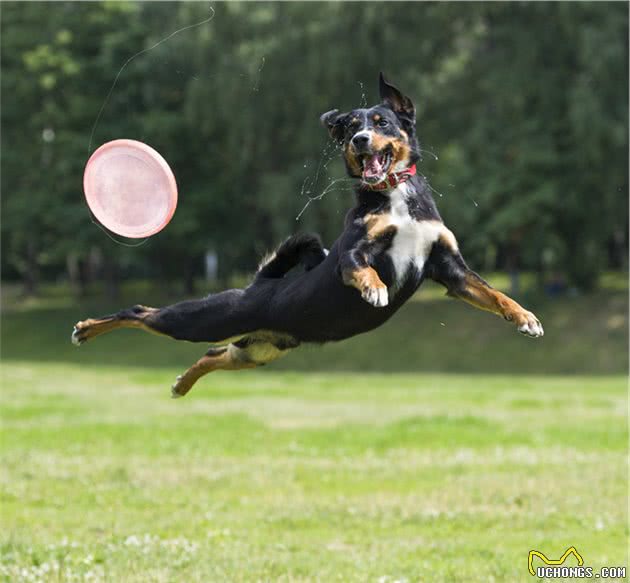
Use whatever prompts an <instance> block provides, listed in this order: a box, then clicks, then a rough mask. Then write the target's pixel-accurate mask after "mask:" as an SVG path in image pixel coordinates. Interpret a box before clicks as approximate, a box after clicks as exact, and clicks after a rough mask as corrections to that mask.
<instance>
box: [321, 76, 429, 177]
mask: <svg viewBox="0 0 630 583" xmlns="http://www.w3.org/2000/svg"><path fill="white" fill-rule="evenodd" d="M379 89H380V94H381V99H382V100H383V103H381V104H379V105H375V106H374V107H370V108H367V109H353V110H352V111H350V112H349V113H339V110H337V109H333V110H332V111H329V112H327V113H325V114H324V115H322V117H321V121H322V124H323V125H324V126H325V127H326V128H328V131H329V132H330V135H331V136H332V137H333V139H335V140H336V141H337V142H339V143H340V144H341V145H342V147H343V156H344V160H345V162H346V168H347V170H348V174H349V175H350V176H352V177H353V178H360V179H361V180H362V181H363V182H365V183H367V184H376V183H378V182H381V181H383V180H385V179H386V178H387V176H388V175H389V174H391V173H393V172H401V171H402V170H405V169H406V168H409V166H411V165H413V164H415V163H416V162H417V161H418V160H419V159H420V148H419V146H418V140H417V138H416V110H415V107H414V105H413V103H412V102H411V99H409V97H406V96H405V95H403V94H402V93H401V92H400V91H399V90H398V89H396V87H394V86H393V85H390V84H389V83H388V82H387V81H385V78H384V77H383V73H381V74H380V76H379Z"/></svg>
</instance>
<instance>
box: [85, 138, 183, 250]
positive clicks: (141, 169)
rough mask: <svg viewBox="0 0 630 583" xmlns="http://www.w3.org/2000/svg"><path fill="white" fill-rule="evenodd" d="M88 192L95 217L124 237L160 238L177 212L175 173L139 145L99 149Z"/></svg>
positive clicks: (117, 143) (88, 173)
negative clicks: (159, 235)
mask: <svg viewBox="0 0 630 583" xmlns="http://www.w3.org/2000/svg"><path fill="white" fill-rule="evenodd" d="M83 191H84V193H85V199H86V201H87V204H88V206H89V207H90V210H91V211H92V213H93V215H94V217H95V218H96V219H97V220H98V221H99V222H100V223H101V224H102V225H103V226H104V227H106V228H107V229H109V230H110V231H112V232H114V233H116V234H118V235H121V236H123V237H130V238H141V237H149V236H150V235H155V233H158V232H159V231H161V230H162V229H163V228H164V227H166V225H168V223H169V221H170V220H171V218H172V217H173V214H174V213H175V208H176V207H177V183H176V182H175V176H174V175H173V171H172V170H171V169H170V167H169V165H168V163H167V162H166V160H164V158H162V156H160V154H159V153H158V152H156V151H155V150H154V149H153V148H151V146H148V145H147V144H144V143H143V142H138V141H136V140H113V141H111V142H107V143H106V144H103V145H102V146H101V147H100V148H98V149H97V150H96V151H95V152H94V153H93V154H92V155H91V156H90V159H89V160H88V162H87V164H86V166H85V172H84V173H83Z"/></svg>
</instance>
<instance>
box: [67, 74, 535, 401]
mask: <svg viewBox="0 0 630 583" xmlns="http://www.w3.org/2000/svg"><path fill="white" fill-rule="evenodd" d="M379 85H380V95H381V99H382V103H380V104H378V105H375V106H374V107H370V108H360V109H354V110H352V111H350V112H349V113H339V112H338V110H333V111H329V112H328V113H325V114H324V115H322V117H321V121H322V123H323V125H324V126H325V127H326V128H327V129H328V131H329V132H330V135H331V137H332V138H333V139H334V140H335V141H337V142H338V143H339V145H340V146H341V147H342V150H343V157H344V160H345V164H346V168H347V172H348V174H349V176H350V177H352V178H356V179H357V187H356V205H355V206H354V208H352V209H351V210H350V211H349V212H348V214H347V216H346V220H345V226H344V230H343V232H342V233H341V235H340V237H339V238H338V239H337V241H335V243H334V244H333V246H332V248H331V249H330V253H328V252H326V250H325V249H324V248H323V246H322V244H321V242H320V240H319V238H318V237H317V236H315V235H297V236H293V237H291V238H289V239H288V240H287V241H285V242H284V243H283V244H282V245H281V246H280V247H279V248H278V250H277V251H276V252H275V254H274V255H273V256H271V257H270V258H269V259H268V260H267V261H265V262H264V263H263V264H262V265H261V266H260V267H259V269H258V272H257V273H256V275H255V277H254V279H253V281H252V283H251V284H250V285H249V286H248V287H247V288H245V289H231V290H227V291H224V292H221V293H217V294H211V295H209V296H208V297H206V298H203V299H200V300H191V301H184V302H180V303H177V304H174V305H171V306H166V307H164V308H149V307H145V306H141V305H136V306H134V307H132V308H129V309H126V310H121V311H120V312H118V313H116V314H112V315H110V316H104V317H102V318H90V319H88V320H83V321H81V322H78V323H77V324H76V326H75V327H74V330H73V332H72V341H73V342H74V343H75V344H77V345H80V344H83V343H84V342H86V341H87V340H90V339H92V338H94V337H96V336H99V335H100V334H104V333H105V332H111V331H112V330H116V329H117V328H139V329H141V330H145V331H148V332H154V333H157V334H164V335H167V336H170V337H172V338H175V339H176V340H188V341H190V342H205V343H210V344H211V345H212V347H211V348H210V350H208V352H207V353H206V354H205V355H204V356H203V357H202V358H201V359H200V360H198V361H197V362H196V363H195V364H194V365H193V366H192V367H190V368H189V369H188V370H187V371H186V372H185V373H184V374H182V375H181V376H179V377H177V380H176V382H175V384H174V385H173V387H172V396H173V397H183V396H184V395H185V394H186V393H188V391H190V389H191V388H192V386H193V385H194V384H195V382H196V381H197V380H199V378H201V377H202V376H203V375H205V374H207V373H209V372H212V371H215V370H239V369H245V368H253V367H256V366H260V365H263V364H266V363H268V362H271V361H272V360H275V359H277V358H279V357H281V356H283V355H284V354H286V353H287V352H288V351H289V350H292V349H294V348H297V347H298V346H299V345H300V344H301V343H302V342H315V343H323V342H329V341H335V340H344V339H345V338H350V337H351V336H355V335H357V334H362V333H363V332H368V331H369V330H373V329H374V328H377V327H378V326H380V325H381V324H383V323H384V322H386V321H387V320H388V319H389V318H391V317H392V316H393V314H394V313H395V312H396V311H397V310H398V309H399V308H400V307H401V306H402V305H403V304H404V303H405V302H406V301H407V300H408V299H409V298H410V297H411V296H412V295H413V294H414V293H415V291H416V290H417V289H418V287H419V286H420V284H421V283H422V281H423V280H424V279H425V278H426V277H429V278H431V279H433V280H435V281H437V282H439V283H441V284H442V285H444V286H445V287H446V289H447V294H448V295H450V296H453V297H455V298H459V299H461V300H464V301H466V302H469V303H470V304H472V305H473V306H475V307H477V308H481V309H483V310H488V311H490V312H493V313H494V314H497V315H499V316H502V317H503V318H504V319H505V320H507V321H509V322H512V323H513V324H515V325H516V329H517V330H518V331H519V332H522V333H523V334H526V335H528V336H531V337H539V336H542V335H543V328H542V326H541V324H540V322H539V320H538V318H536V316H535V315H534V314H532V313H531V312H529V311H527V310H525V309H524V308H523V307H521V306H520V305H519V304H518V303H516V302H515V301H514V300H512V299H510V298H509V297H507V296H506V295H505V294H502V293H501V292H499V291H497V290H495V289H493V288H492V287H491V286H490V285H489V284H488V283H486V282H485V281H484V280H483V279H482V278H481V277H479V275H477V274H476V273H475V272H473V271H471V270H470V269H469V268H468V266H467V265H466V262H465V261H464V259H463V257H462V255H461V253H460V251H459V247H458V244H457V240H456V239H455V236H454V235H453V233H452V232H451V231H450V230H449V229H448V228H447V227H446V226H445V225H444V223H443V221H442V219H441V217H440V214H439V213H438V210H437V208H436V206H435V202H434V200H433V197H432V196H431V192H430V189H429V187H428V185H427V183H426V181H425V180H424V179H423V178H422V177H421V176H419V175H417V174H416V163H417V162H418V161H419V159H420V148H419V144H418V139H417V136H416V127H415V124H416V119H415V118H416V115H415V108H414V105H413V103H412V101H411V99H409V97H407V96H405V95H403V94H402V93H401V92H400V91H399V90H398V89H396V87H394V86H393V85H391V84H389V83H388V82H387V81H385V79H384V77H383V75H382V74H381V75H380V79H379ZM298 266H301V267H302V268H303V270H302V272H301V273H299V274H298V275H296V276H293V277H286V275H287V273H288V272H289V271H290V270H291V269H292V268H294V267H298Z"/></svg>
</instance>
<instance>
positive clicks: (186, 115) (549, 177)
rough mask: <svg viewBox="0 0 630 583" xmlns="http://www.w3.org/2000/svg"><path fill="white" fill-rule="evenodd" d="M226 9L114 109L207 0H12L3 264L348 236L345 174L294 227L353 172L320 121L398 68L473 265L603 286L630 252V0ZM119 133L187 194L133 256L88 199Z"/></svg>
mask: <svg viewBox="0 0 630 583" xmlns="http://www.w3.org/2000/svg"><path fill="white" fill-rule="evenodd" d="M213 10H215V11H216V14H215V16H214V18H213V19H212V21H211V22H209V23H207V24H204V25H202V26H199V27H196V28H192V29H190V30H186V31H184V32H182V33H180V34H178V35H175V36H174V37H172V38H171V39H169V40H168V41H167V42H165V43H163V44H160V45H159V46H157V47H156V48H154V49H152V50H150V51H148V52H146V53H143V54H142V55H139V56H138V57H137V58H134V59H132V60H131V61H130V62H129V63H128V65H127V66H126V67H125V69H124V70H123V71H122V72H121V73H120V77H119V78H118V80H117V82H116V86H115V87H114V90H113V91H112V93H111V96H110V98H109V100H108V101H107V102H106V103H105V100H106V97H107V95H108V91H109V90H110V88H111V86H112V83H113V81H114V79H115V78H116V75H117V74H118V73H119V71H120V67H121V66H122V64H123V63H125V62H127V61H128V60H129V59H130V58H131V57H132V56H133V55H135V54H136V53H138V52H139V51H142V50H145V49H149V48H150V47H152V46H153V45H155V44H156V43H157V42H158V41H160V40H161V39H163V38H165V37H166V36H168V35H169V34H171V33H172V32H173V31H174V30H176V29H178V28H180V27H184V26H188V25H191V24H194V23H196V22H200V21H202V20H203V19H205V18H207V17H208V16H210V15H211V11H210V9H209V6H208V5H206V4H204V3H194V2H188V3H170V2H143V3H132V2H105V3H54V4H52V5H51V4H47V3H38V2H34V3H27V4H24V3H15V2H4V3H3V5H2V41H1V42H2V105H3V107H2V129H3V131H2V192H3V200H2V212H3V229H2V243H3V247H4V250H5V253H4V254H3V258H2V267H3V271H4V273H5V275H6V274H7V273H8V274H9V275H11V274H12V273H13V274H14V275H17V274H20V275H21V276H22V277H24V278H25V279H29V278H30V279H33V278H35V274H36V272H37V271H38V270H40V269H44V270H45V275H46V274H48V275H51V276H52V275H57V274H58V273H59V272H61V271H62V270H63V269H64V266H65V263H66V260H67V258H68V257H74V258H78V259H85V258H86V257H87V256H88V255H89V254H93V253H94V250H95V249H98V251H99V252H100V254H101V255H102V256H104V257H105V258H107V260H108V261H109V262H110V263H112V264H117V265H118V266H119V267H121V268H123V269H124V270H128V271H130V270H132V269H133V271H134V272H135V273H138V271H141V272H142V273H144V274H146V275H149V276H153V277H160V278H173V277H177V276H179V275H181V274H182V273H186V274H188V275H191V274H194V273H195V272H199V271H200V269H201V266H202V260H201V258H202V256H203V254H204V253H205V252H206V251H207V250H209V249H213V250H215V251H216V252H218V253H219V258H220V267H221V271H222V273H223V275H229V274H231V273H233V272H238V271H240V272H242V271H249V270H252V269H253V268H254V266H255V264H256V259H257V256H259V255H260V254H262V253H264V252H265V251H266V250H268V249H269V248H271V247H273V246H275V245H276V244H277V243H278V242H279V241H280V240H281V239H282V238H284V237H285V236H287V235H289V234H290V233H292V232H294V231H296V230H307V229H312V230H316V231H319V232H321V234H322V235H323V236H324V239H325V240H326V242H327V243H330V242H332V240H333V239H334V237H335V236H336V234H337V233H338V232H339V229H340V228H341V224H342V220H343V216H344V212H345V209H346V208H347V207H348V206H349V205H350V204H351V197H352V195H351V194H350V192H349V190H350V185H349V184H348V183H347V182H343V181H342V182H340V183H338V184H335V185H333V186H332V187H331V188H330V192H328V193H327V194H326V195H325V196H324V197H323V199H322V200H321V201H316V202H314V203H313V204H311V205H309V207H308V208H307V209H306V211H305V212H304V214H302V215H301V216H300V218H299V220H298V221H296V220H295V219H296V217H297V216H298V215H299V213H300V211H301V210H302V209H303V207H304V205H305V204H306V203H307V201H308V198H307V196H306V191H307V190H310V196H317V195H319V194H321V193H322V192H323V191H324V190H325V189H326V188H327V187H328V186H329V184H330V180H331V179H332V178H341V177H343V169H342V166H341V164H339V163H338V162H331V163H330V165H327V167H326V168H323V166H324V162H326V161H328V159H329V158H330V157H331V156H330V155H327V154H325V153H324V152H325V151H326V149H328V150H330V144H329V143H328V142H327V138H326V136H325V133H324V131H323V130H322V128H320V127H319V124H318V122H317V120H318V116H319V115H320V114H321V113H322V112H324V111H326V110H328V109H331V108H333V107H340V108H349V107H353V106H356V105H358V104H359V103H360V102H361V101H362V100H363V99H366V100H367V102H368V103H372V102H375V101H376V99H377V95H376V92H375V91H374V89H375V87H376V76H377V73H378V71H379V70H381V69H382V70H384V71H386V73H387V74H388V75H389V77H390V78H391V79H392V80H394V81H395V82H396V83H397V84H398V85H400V86H401V87H402V88H403V89H404V90H405V91H406V92H407V93H408V94H410V95H411V96H412V97H413V98H414V99H415V101H416V104H417V106H418V117H419V130H420V135H421V138H422V139H423V145H424V148H425V149H426V150H427V152H426V153H425V157H424V161H423V163H422V165H421V169H422V172H423V173H425V174H426V175H427V176H428V177H429V179H430V181H431V183H432V185H433V187H434V188H435V189H436V191H437V192H439V193H440V194H441V195H443V196H438V195H437V194H436V197H437V198H438V204H439V205H440V208H441V209H442V211H443V215H444V218H445V220H446V221H447V222H448V223H449V224H450V225H451V226H452V227H453V229H454V230H455V231H456V233H457V234H458V237H459V239H460V240H461V243H462V247H463V249H464V250H465V252H466V254H467V255H468V256H469V257H470V258H471V263H472V264H473V265H474V264H480V265H482V266H487V267H492V268H494V267H495V264H498V265H499V266H502V267H510V268H512V267H515V266H520V267H527V268H531V269H536V270H539V271H542V270H543V267H544V268H545V269H551V270H553V271H555V272H563V271H564V272H565V273H564V275H566V276H567V277H568V278H569V280H570V281H571V282H572V283H574V284H577V285H579V286H582V287H590V286H592V285H593V283H594V282H595V281H596V276H597V273H598V272H599V271H600V270H601V269H602V268H604V267H606V266H607V265H608V263H609V251H610V248H611V245H613V246H615V245H616V247H615V248H616V249H624V248H625V246H624V241H625V240H626V238H627V214H628V213H627V207H628V202H627V189H628V184H627V168H628V165H627V156H626V155H627V147H628V131H627V128H628V115H627V100H628V94H627V85H628V84H627V79H628V77H627V71H628V61H627V38H628V18H627V16H628V6H627V5H625V4H623V3H618V4H609V3H594V2H593V3H581V4H574V3H570V4H562V3H538V4H500V3H499V4H497V3H470V4H452V3H418V4H399V3H392V4H371V3H347V4H341V3H298V2H295V3H273V2H272V3H238V2H236V3H234V2H231V3H223V4H218V5H216V6H214V7H213ZM364 92H365V93H366V95H363V93H364ZM104 103H105V107H104V109H103V111H102V115H101V117H100V120H99V123H98V126H97V127H96V131H95V133H94V136H93V137H92V136H91V132H92V127H93V125H94V122H95V119H96V117H97V115H98V113H99V111H100V109H101V107H102V106H103V105H104ZM120 137H129V138H136V139H140V140H145V141H147V142H148V143H150V144H151V145H152V146H154V147H155V148H156V149H158V150H159V151H160V152H161V153H162V154H163V155H164V156H165V157H166V159H167V160H168V161H169V163H170V164H171V165H172V167H173V169H174V171H175V174H176V177H177V181H178V184H179V187H180V205H179V208H178V211H177V213H176V215H175V217H174V219H173V221H172V223H171V224H170V225H169V227H168V229H166V230H165V231H164V232H162V233H160V234H159V235H157V236H155V237H153V238H152V239H151V240H149V241H148V242H147V243H146V244H144V245H142V246H141V247H138V248H134V249H128V248H125V247H121V246H119V245H117V244H116V243H114V242H112V241H110V240H109V239H108V238H106V237H105V236H104V234H103V233H102V232H101V231H100V230H99V229H98V228H97V227H96V226H94V225H93V224H92V223H91V222H90V220H89V213H88V211H87V209H86V207H85V205H84V202H83V197H82V193H81V176H82V171H83V167H84V164H85V162H86V160H87V157H88V155H89V153H90V152H89V151H88V145H89V144H90V141H91V148H92V149H94V148H95V147H97V146H98V145H100V144H101V143H103V142H104V141H107V140H110V139H115V138H120ZM430 152H436V153H437V154H438V155H439V160H437V161H436V160H434V159H433V157H432V155H431V154H430ZM331 154H332V155H333V156H332V157H334V155H336V153H335V152H332V153H331ZM318 167H319V168H320V172H319V173H318V172H317V168H318ZM304 185H307V187H306V188H305V187H304ZM303 191H304V192H303ZM473 201H474V202H473ZM545 257H546V258H547V259H545ZM494 258H496V261H495V259H494ZM497 262H498V263H497ZM617 263H618V260H617ZM615 266H616V267H619V266H620V265H618V264H617V265H615Z"/></svg>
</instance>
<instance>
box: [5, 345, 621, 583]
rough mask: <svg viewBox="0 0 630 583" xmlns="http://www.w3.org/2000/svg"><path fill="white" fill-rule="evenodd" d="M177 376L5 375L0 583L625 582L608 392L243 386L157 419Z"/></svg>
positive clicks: (488, 381)
mask: <svg viewBox="0 0 630 583" xmlns="http://www.w3.org/2000/svg"><path fill="white" fill-rule="evenodd" d="M523 341H524V342H526V341H525V340H523ZM95 345H96V343H95ZM177 372H179V371H178V369H170V368H166V367H164V368H149V367H142V368H137V367H127V368H124V367H118V368H112V367H108V366H81V365H76V364H71V363H70V364H67V363H66V364H53V363H48V362H45V363H36V362H33V361H22V362H21V361H10V362H8V363H7V362H5V364H4V366H3V371H2V381H3V399H2V400H3V405H2V417H3V419H2V421H3V422H2V432H3V435H2V468H3V471H2V531H1V535H0V537H1V541H0V542H1V546H0V550H1V553H2V557H1V558H2V567H0V569H1V570H0V573H1V577H2V580H5V581H11V582H13V581H21V580H24V581H27V580H28V581H30V580H44V581H48V580H50V581H83V580H85V581H88V580H106V581H113V582H114V581H115V582H119V581H124V582H136V581H137V582H145V581H182V582H190V581H204V582H205V581H375V582H376V581H381V582H386V581H387V582H390V583H391V582H393V581H396V580H398V581H403V580H407V581H438V582H439V581H444V582H451V581H462V582H464V581H465V582H475V581H492V580H494V581H509V582H514V581H528V580H532V579H531V577H530V575H529V574H528V573H527V554H528V551H529V550H530V549H531V548H535V549H537V550H541V551H543V552H545V553H546V554H548V555H549V556H553V555H560V554H562V552H563V551H564V550H565V549H566V548H567V547H568V546H570V545H575V546H576V548H577V549H578V550H579V551H580V552H581V553H582V555H583V557H584V559H585V561H586V564H587V565H591V566H594V567H599V566H602V565H627V554H626V553H627V536H628V531H627V526H626V525H627V443H628V441H627V440H628V435H627V425H626V408H627V401H626V384H625V379H624V378H623V377H619V376H617V377H601V376H600V377H587V376H582V377H560V376H558V377H539V376H496V375H493V376H483V375H476V376H469V375H468V376H467V375H446V374H387V375H384V374H358V373H348V374H343V373H334V374H314V373H310V374H302V373H297V372H271V373H270V372H258V371H253V372H249V371H248V372H240V373H216V374H214V375H211V376H209V377H206V378H205V379H204V380H203V381H202V382H200V384H199V385H198V386H197V387H196V388H195V389H194V391H193V392H192V393H191V394H190V395H189V396H188V397H187V398H185V399H181V400H178V401H172V400H171V399H169V398H168V394H169V392H168V386H169V383H170V382H171V381H172V379H173V377H174V376H175V375H176V374H177ZM46 569H47V571H46ZM29 577H30V578H29Z"/></svg>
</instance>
